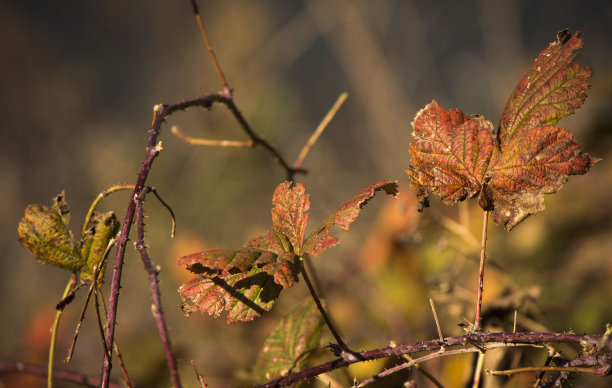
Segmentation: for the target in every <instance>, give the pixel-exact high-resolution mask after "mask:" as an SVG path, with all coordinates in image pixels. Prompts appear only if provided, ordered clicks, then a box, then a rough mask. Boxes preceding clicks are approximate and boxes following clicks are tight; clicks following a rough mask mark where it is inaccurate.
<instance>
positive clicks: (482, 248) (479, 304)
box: [473, 210, 489, 331]
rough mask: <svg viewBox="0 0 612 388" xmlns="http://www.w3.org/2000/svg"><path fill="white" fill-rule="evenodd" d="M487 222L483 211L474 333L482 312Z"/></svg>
mask: <svg viewBox="0 0 612 388" xmlns="http://www.w3.org/2000/svg"><path fill="white" fill-rule="evenodd" d="M488 221H489V211H488V210H485V211H484V217H483V220H482V239H481V241H480V243H481V245H480V269H479V271H478V294H477V296H476V317H475V318H474V329H473V330H474V331H480V330H481V329H482V327H481V322H480V321H481V316H480V315H481V310H482V293H483V286H484V267H485V259H486V249H487V223H488Z"/></svg>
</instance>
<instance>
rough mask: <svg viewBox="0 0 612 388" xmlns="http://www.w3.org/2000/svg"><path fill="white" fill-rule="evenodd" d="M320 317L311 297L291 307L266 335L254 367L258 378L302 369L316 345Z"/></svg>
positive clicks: (282, 374)
mask: <svg viewBox="0 0 612 388" xmlns="http://www.w3.org/2000/svg"><path fill="white" fill-rule="evenodd" d="M322 326H323V319H322V318H321V314H319V312H318V311H317V307H316V305H315V304H314V302H313V301H312V300H310V299H308V300H306V301H304V302H302V303H301V304H300V305H298V306H296V307H294V308H293V309H292V310H291V311H290V312H289V313H288V314H287V315H285V316H284V317H283V319H282V320H281V321H280V322H279V324H278V325H277V326H276V328H275V329H274V331H273V332H272V333H270V335H268V337H267V338H266V339H265V341H264V345H263V347H262V349H261V351H260V352H259V356H258V358H257V364H256V366H255V371H256V373H257V376H258V378H259V380H260V381H261V382H264V381H270V380H273V379H277V378H279V377H282V376H286V375H287V374H289V373H292V372H295V371H298V370H300V369H302V368H303V367H304V366H305V365H306V363H307V362H308V360H309V358H310V357H311V355H312V353H313V352H314V351H315V350H317V349H318V348H319V340H320V337H321V327H322Z"/></svg>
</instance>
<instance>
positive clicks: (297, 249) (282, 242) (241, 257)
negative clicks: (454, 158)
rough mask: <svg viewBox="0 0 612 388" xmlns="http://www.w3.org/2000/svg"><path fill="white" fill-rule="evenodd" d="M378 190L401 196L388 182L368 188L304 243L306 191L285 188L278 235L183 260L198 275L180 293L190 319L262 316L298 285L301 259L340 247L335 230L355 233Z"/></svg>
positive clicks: (278, 206)
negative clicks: (359, 218)
mask: <svg viewBox="0 0 612 388" xmlns="http://www.w3.org/2000/svg"><path fill="white" fill-rule="evenodd" d="M377 190H384V191H385V192H387V194H393V195H396V194H397V183H396V182H390V181H382V182H378V183H376V184H374V185H372V186H370V187H367V188H365V189H363V190H362V191H360V192H359V193H357V194H356V195H354V196H353V197H352V198H351V199H349V200H348V201H347V202H346V203H345V204H343V205H342V206H341V207H340V208H338V210H336V211H335V212H334V213H332V214H331V215H330V216H329V217H328V219H327V220H326V221H325V223H323V225H321V226H320V227H319V228H318V229H317V230H316V231H315V232H313V233H312V234H311V235H310V236H309V238H308V239H307V240H306V241H304V231H305V229H306V223H307V221H308V213H307V212H308V210H309V208H310V204H309V201H308V196H307V195H305V194H304V192H305V188H304V186H303V185H301V184H297V185H296V186H295V187H294V188H290V183H289V182H285V183H281V184H280V185H278V186H277V187H276V190H275V191H274V195H273V197H272V201H273V204H274V208H273V209H272V220H273V223H274V229H273V230H270V231H268V233H267V234H265V235H263V236H259V237H256V238H254V239H252V240H250V241H249V242H247V243H246V244H245V246H244V247H243V248H242V249H237V250H208V251H203V252H197V253H194V254H191V255H187V256H184V257H181V258H180V259H179V261H178V264H179V265H186V266H187V269H188V270H189V271H191V272H193V273H194V274H196V275H198V276H197V277H195V278H194V279H192V280H190V281H188V282H187V283H185V284H183V285H182V286H181V287H180V288H179V293H180V295H181V298H182V305H181V309H182V310H183V311H184V312H185V313H187V314H189V313H191V312H193V311H196V310H201V311H202V312H207V313H209V314H210V315H213V316H214V317H215V318H216V317H218V316H219V315H220V314H221V313H222V312H223V311H224V310H227V311H229V313H228V316H227V321H228V323H234V322H239V321H250V320H252V319H255V318H257V317H259V316H260V315H261V314H262V313H263V312H265V311H268V310H270V309H271V308H272V306H273V304H274V301H275V300H276V299H277V298H278V296H279V295H280V292H281V290H282V289H283V288H289V287H293V285H294V284H295V283H296V282H297V281H298V274H299V272H300V262H299V260H301V259H300V256H301V255H303V254H305V253H309V254H318V253H320V252H322V251H323V250H324V249H325V248H327V247H329V246H330V245H333V244H335V243H336V242H337V240H336V239H335V238H334V237H332V236H330V235H329V229H330V228H331V227H332V226H333V225H338V226H339V227H341V228H342V229H344V230H349V228H350V224H351V223H352V222H353V221H355V219H356V218H357V216H358V215H359V212H360V211H361V208H362V207H363V206H364V205H365V204H366V203H367V202H368V201H369V200H370V198H372V197H373V196H374V193H375V192H376V191H377ZM306 247H309V248H308V249H306Z"/></svg>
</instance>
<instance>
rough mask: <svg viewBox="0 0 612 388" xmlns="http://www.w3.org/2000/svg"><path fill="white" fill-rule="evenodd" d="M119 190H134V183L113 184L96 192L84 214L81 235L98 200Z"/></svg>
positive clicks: (85, 229)
mask: <svg viewBox="0 0 612 388" xmlns="http://www.w3.org/2000/svg"><path fill="white" fill-rule="evenodd" d="M119 190H134V185H114V186H111V187H109V188H108V189H106V190H104V191H103V192H101V193H100V194H98V196H97V197H96V199H94V201H93V202H92V203H91V206H90V207H89V210H88V211H87V215H86V216H85V222H84V223H83V228H82V229H81V235H84V234H85V232H86V231H87V225H89V219H90V218H91V215H92V214H93V212H94V210H96V207H97V206H98V203H99V202H100V200H101V199H102V198H104V197H106V196H108V195H109V194H112V193H114V192H115V191H119Z"/></svg>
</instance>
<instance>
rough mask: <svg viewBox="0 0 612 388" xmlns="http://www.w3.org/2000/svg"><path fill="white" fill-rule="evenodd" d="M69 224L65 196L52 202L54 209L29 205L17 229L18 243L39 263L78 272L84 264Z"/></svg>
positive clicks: (68, 208) (62, 195)
mask: <svg viewBox="0 0 612 388" xmlns="http://www.w3.org/2000/svg"><path fill="white" fill-rule="evenodd" d="M69 220H70V207H69V206H68V203H67V202H66V201H65V199H64V193H63V192H62V193H61V194H59V195H58V196H57V197H55V198H54V199H53V205H52V206H51V207H49V206H44V205H28V207H27V208H26V210H25V216H24V217H23V218H22V219H21V221H20V222H19V226H18V228H17V231H18V234H19V241H20V242H21V245H23V246H24V247H25V248H26V249H27V250H28V251H30V253H32V254H33V255H34V256H35V257H36V258H37V259H38V260H39V261H41V262H43V263H46V264H52V265H55V266H57V267H60V268H64V269H67V270H69V271H72V272H76V271H78V270H79V269H80V268H81V267H82V266H83V264H85V260H84V259H83V258H82V257H81V254H80V252H79V244H78V243H77V241H76V240H75V239H74V236H73V235H72V232H70V230H69V229H68V222H69Z"/></svg>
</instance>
